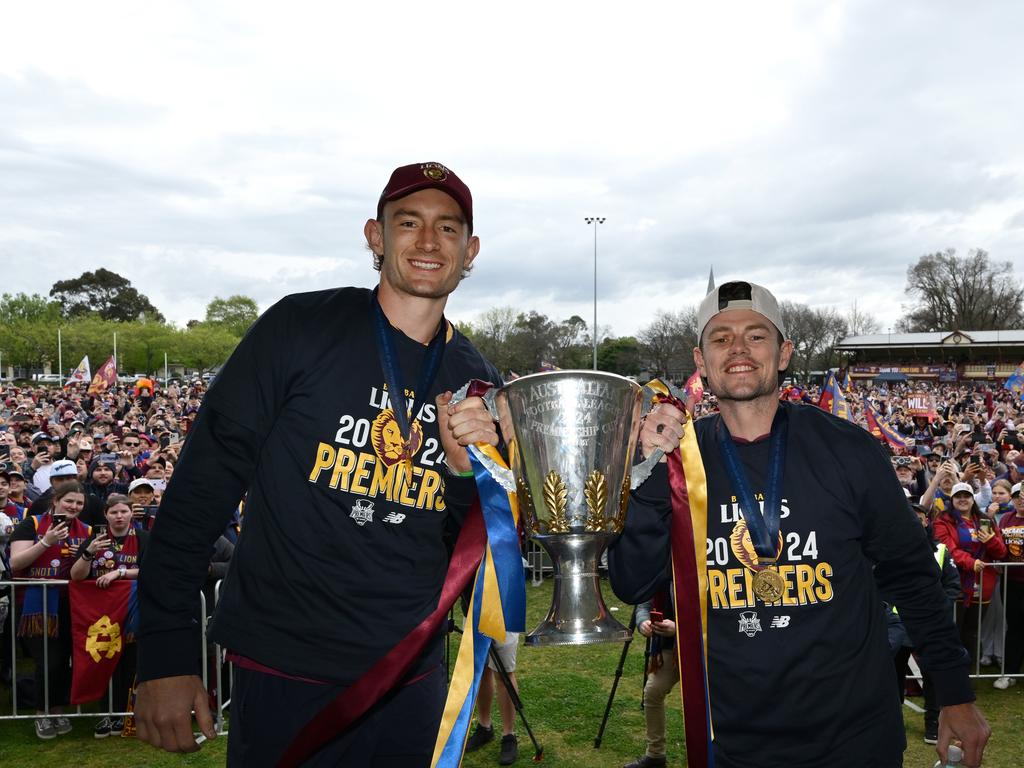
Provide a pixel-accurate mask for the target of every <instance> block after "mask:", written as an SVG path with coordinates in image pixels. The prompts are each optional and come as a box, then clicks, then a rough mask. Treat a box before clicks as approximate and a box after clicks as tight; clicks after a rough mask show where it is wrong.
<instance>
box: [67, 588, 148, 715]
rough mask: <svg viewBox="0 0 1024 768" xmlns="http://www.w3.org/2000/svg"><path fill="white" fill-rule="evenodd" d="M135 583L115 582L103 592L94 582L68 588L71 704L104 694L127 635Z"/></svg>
mask: <svg viewBox="0 0 1024 768" xmlns="http://www.w3.org/2000/svg"><path fill="white" fill-rule="evenodd" d="M134 588H135V582H134V581H121V580H118V581H114V582H112V583H111V584H110V586H109V587H107V588H106V589H100V588H99V587H97V586H96V582H95V581H92V580H87V581H73V582H71V583H70V584H69V585H68V595H69V599H70V605H71V642H72V653H71V703H72V704H85V703H86V702H89V701H96V699H99V698H100V697H102V696H103V694H104V693H106V691H107V683H109V682H110V676H111V675H112V674H114V670H115V669H116V668H117V664H118V662H119V661H120V660H121V654H122V652H123V651H124V646H125V643H127V642H128V634H127V632H126V627H125V624H126V623H127V619H128V605H129V603H130V602H131V598H132V592H133V591H134Z"/></svg>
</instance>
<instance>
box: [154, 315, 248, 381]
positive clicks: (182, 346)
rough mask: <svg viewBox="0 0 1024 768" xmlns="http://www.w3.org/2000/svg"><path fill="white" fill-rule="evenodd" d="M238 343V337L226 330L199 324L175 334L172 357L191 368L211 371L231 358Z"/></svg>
mask: <svg viewBox="0 0 1024 768" xmlns="http://www.w3.org/2000/svg"><path fill="white" fill-rule="evenodd" d="M238 341H239V339H238V337H237V336H235V335H234V334H233V333H231V331H229V330H227V329H226V328H221V327H220V326H217V325H207V324H206V323H199V324H198V325H196V326H193V327H192V328H187V329H185V330H184V331H178V332H176V333H175V338H174V339H173V344H172V349H171V352H172V353H173V354H172V355H171V356H172V357H173V358H174V359H175V360H177V361H178V362H180V363H183V364H184V365H186V366H188V367H189V368H198V369H199V370H200V371H209V370H210V369H212V368H215V367H217V366H219V365H222V364H223V363H224V362H225V361H226V360H227V359H228V357H230V356H231V353H232V352H234V350H235V347H236V346H238Z"/></svg>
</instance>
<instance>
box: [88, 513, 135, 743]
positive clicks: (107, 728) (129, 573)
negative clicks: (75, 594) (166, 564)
mask: <svg viewBox="0 0 1024 768" xmlns="http://www.w3.org/2000/svg"><path fill="white" fill-rule="evenodd" d="M103 517H104V519H105V520H106V521H107V522H106V523H105V524H104V525H97V526H94V528H93V533H92V535H91V536H90V537H89V538H88V539H87V540H86V541H85V542H84V543H83V544H82V546H81V547H79V550H78V559H77V560H75V563H74V565H72V566H71V579H72V580H73V581H84V580H85V579H95V580H96V586H97V587H99V588H100V589H106V588H108V587H109V586H110V585H111V584H113V583H114V582H115V581H119V580H129V581H131V580H134V579H137V578H138V576H139V561H140V559H141V558H142V554H143V552H144V551H145V549H146V543H147V541H148V540H149V533H148V532H147V531H144V530H139V531H137V530H135V527H134V526H133V525H132V509H131V505H130V504H129V502H128V497H127V496H125V495H123V494H120V493H112V494H110V495H109V496H108V497H107V501H106V504H105V505H104V510H103ZM123 640H124V643H125V645H124V649H123V651H122V656H121V659H120V661H118V665H117V669H116V670H114V675H113V677H112V682H113V687H114V708H115V709H117V710H126V709H127V708H128V692H129V689H130V688H131V685H132V681H133V679H134V677H135V664H136V650H135V649H136V646H135V637H134V635H125V636H124V637H123ZM123 730H124V718H123V717H104V718H103V719H102V720H100V721H99V723H97V724H96V727H95V728H94V729H93V736H95V737H96V738H97V739H102V738H106V737H107V736H120V735H121V732H122V731H123Z"/></svg>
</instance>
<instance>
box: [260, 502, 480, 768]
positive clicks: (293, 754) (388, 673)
mask: <svg viewBox="0 0 1024 768" xmlns="http://www.w3.org/2000/svg"><path fill="white" fill-rule="evenodd" d="M486 541H487V531H486V529H485V528H484V518H483V514H482V513H481V511H480V501H479V500H476V501H474V502H473V505H472V506H471V507H470V509H469V514H468V515H466V520H465V522H464V523H463V524H462V530H461V531H460V532H459V538H458V540H457V541H456V543H455V551H454V552H453V553H452V559H451V562H449V563H448V573H447V575H446V576H445V579H444V586H443V587H442V588H441V599H440V600H439V601H438V604H437V608H436V609H435V610H434V612H433V613H431V614H430V615H429V616H427V618H425V619H424V620H423V621H421V622H420V623H419V624H418V625H417V626H416V628H415V629H413V630H412V632H410V633H409V634H408V635H406V636H405V638H403V639H402V641H401V642H399V643H398V645H396V646H395V647H394V648H392V649H391V650H390V651H389V652H388V653H387V655H386V656H384V657H383V658H382V659H380V660H379V661H378V662H377V663H376V664H374V665H373V666H372V667H371V668H370V669H369V670H368V671H367V672H365V673H364V674H363V676H362V677H360V678H359V679H358V680H357V681H356V682H355V683H353V684H352V685H351V686H350V687H349V688H346V689H345V690H344V691H343V692H342V693H340V694H338V697H337V698H336V699H335V700H334V701H332V702H331V703H330V704H328V705H327V706H326V707H324V708H323V709H322V710H321V711H320V712H319V713H318V714H317V715H316V716H315V717H314V718H313V719H312V720H310V721H309V722H308V723H306V725H305V726H304V727H303V729H302V730H301V731H299V733H298V735H296V736H295V738H294V739H293V740H292V743H291V744H290V745H289V746H288V749H287V750H285V753H284V755H283V756H282V757H281V759H280V760H278V763H277V765H278V768H298V766H301V765H302V763H303V762H305V761H306V760H308V759H309V758H310V757H312V756H313V755H314V754H315V753H316V752H317V751H319V750H320V748H321V747H323V746H324V745H325V744H327V742H329V741H331V740H333V739H334V738H336V737H337V736H338V735H339V734H340V733H341V732H342V731H343V730H345V729H346V728H347V727H348V726H349V725H351V724H352V723H353V722H355V721H356V720H357V719H358V718H360V717H362V716H363V715H364V714H365V713H366V712H367V710H369V709H370V707H372V706H373V705H374V704H376V703H377V702H378V701H379V700H380V699H381V697H383V696H384V694H386V693H387V692H388V691H390V690H391V689H392V688H394V687H395V685H396V684H397V683H398V682H399V681H400V680H401V679H402V678H403V677H404V676H405V674H406V672H408V670H409V668H410V667H411V666H412V665H413V663H414V662H415V661H416V660H417V659H419V656H420V653H421V652H422V651H423V646H424V645H426V643H427V641H428V640H429V639H430V638H431V637H433V636H434V634H435V633H436V632H437V629H438V627H439V626H440V624H441V621H442V620H443V619H444V618H445V617H446V616H447V614H448V610H449V609H450V608H451V607H452V605H453V604H454V602H455V600H456V598H458V596H459V595H460V594H462V591H463V590H464V589H465V588H466V584H468V583H469V580H470V578H471V577H472V576H473V574H474V573H476V569H477V566H478V565H479V564H480V560H481V559H482V558H483V554H484V544H485V543H486Z"/></svg>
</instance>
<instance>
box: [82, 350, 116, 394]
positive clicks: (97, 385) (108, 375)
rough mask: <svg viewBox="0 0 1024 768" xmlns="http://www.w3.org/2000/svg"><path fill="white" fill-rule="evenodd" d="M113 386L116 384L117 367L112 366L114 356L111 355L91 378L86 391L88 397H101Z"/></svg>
mask: <svg viewBox="0 0 1024 768" xmlns="http://www.w3.org/2000/svg"><path fill="white" fill-rule="evenodd" d="M115 384H117V366H116V365H115V364H114V356H113V355H111V356H110V357H108V358H107V362H105V363H104V364H103V365H101V366H100V369H99V370H98V371H96V375H95V376H93V377H92V383H91V384H90V385H89V390H88V391H89V394H90V395H102V394H103V393H104V392H106V391H107V390H108V389H110V388H111V387H112V386H114V385H115Z"/></svg>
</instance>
